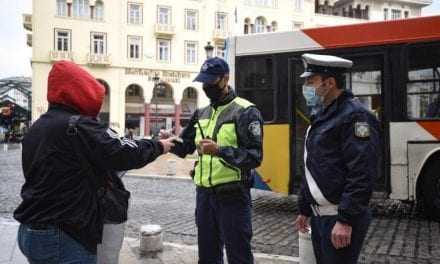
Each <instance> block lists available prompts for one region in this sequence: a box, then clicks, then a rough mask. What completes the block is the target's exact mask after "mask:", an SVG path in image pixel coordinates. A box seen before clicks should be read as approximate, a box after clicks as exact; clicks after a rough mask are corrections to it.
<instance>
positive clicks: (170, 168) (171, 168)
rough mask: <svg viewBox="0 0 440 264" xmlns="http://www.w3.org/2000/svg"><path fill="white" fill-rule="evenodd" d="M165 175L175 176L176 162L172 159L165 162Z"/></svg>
mask: <svg viewBox="0 0 440 264" xmlns="http://www.w3.org/2000/svg"><path fill="white" fill-rule="evenodd" d="M167 175H169V176H173V175H176V160H174V159H169V160H167Z"/></svg>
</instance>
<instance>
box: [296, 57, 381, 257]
mask: <svg viewBox="0 0 440 264" xmlns="http://www.w3.org/2000/svg"><path fill="white" fill-rule="evenodd" d="M303 61H304V64H305V68H306V70H305V72H304V73H303V74H302V75H301V77H303V78H305V84H304V86H303V95H304V97H305V99H306V102H307V105H308V106H310V107H311V108H312V109H313V110H312V112H313V113H314V115H312V122H311V126H310V127H309V128H308V130H307V135H306V145H305V151H304V152H305V153H304V161H305V180H304V181H303V184H302V187H301V192H300V196H299V201H298V206H299V212H300V214H299V216H298V218H297V219H296V221H295V226H296V228H297V229H298V230H299V231H301V232H307V231H308V228H309V224H308V221H309V220H310V225H311V231H312V241H313V248H314V252H315V256H316V260H317V263H319V264H345V263H346V264H354V263H357V259H358V257H359V254H360V251H361V248H362V243H363V241H364V239H365V236H366V233H367V231H368V226H369V224H370V222H371V212H370V210H369V208H368V203H369V201H370V198H371V194H372V189H373V182H374V180H375V179H376V177H377V173H378V160H379V156H380V151H379V140H380V139H379V122H378V120H377V119H376V117H375V116H374V115H373V114H372V113H370V112H369V111H368V110H367V109H365V108H364V107H363V106H362V104H361V103H360V102H359V101H358V100H357V99H355V98H353V94H352V93H351V92H349V91H346V90H343V88H344V76H343V73H344V72H345V71H346V70H347V69H349V68H351V66H352V64H353V63H352V62H351V61H349V60H345V59H342V58H339V57H335V56H326V55H314V54H304V55H303ZM309 217H311V219H309Z"/></svg>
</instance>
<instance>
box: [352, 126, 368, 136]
mask: <svg viewBox="0 0 440 264" xmlns="http://www.w3.org/2000/svg"><path fill="white" fill-rule="evenodd" d="M354 134H355V136H356V137H358V138H368V137H370V125H369V124H368V123H367V122H356V123H355V124H354Z"/></svg>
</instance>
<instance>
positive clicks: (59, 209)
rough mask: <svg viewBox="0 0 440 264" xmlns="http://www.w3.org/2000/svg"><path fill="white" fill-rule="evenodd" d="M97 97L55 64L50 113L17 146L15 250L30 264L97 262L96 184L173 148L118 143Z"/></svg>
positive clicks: (66, 65)
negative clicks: (19, 177) (19, 176)
mask: <svg viewBox="0 0 440 264" xmlns="http://www.w3.org/2000/svg"><path fill="white" fill-rule="evenodd" d="M103 98H104V87H103V86H102V85H101V84H100V83H99V82H98V81H96V79H95V78H94V77H93V76H91V75H90V74H89V73H87V72H86V71H85V70H83V69H82V68H80V67H79V66H77V65H76V64H74V63H72V62H67V61H61V62H58V63H55V64H54V65H53V67H52V69H51V71H50V73H49V78H48V93H47V100H48V102H49V109H48V111H47V112H46V113H45V114H43V115H42V116H41V117H40V118H39V119H38V120H37V121H36V122H35V123H34V124H33V125H32V127H31V128H30V129H29V132H28V133H27V134H26V136H25V137H24V139H23V143H22V144H23V152H22V166H23V173H24V177H25V183H24V185H23V187H22V190H21V197H22V202H21V204H20V205H19V206H18V208H17V209H16V210H15V211H14V218H15V219H16V220H17V221H19V222H20V223H21V224H20V228H19V231H18V245H19V248H20V250H21V251H22V252H23V254H24V255H25V256H26V257H27V259H28V261H29V263H31V264H40V263H44V264H62V263H82V264H89V263H96V251H97V245H98V244H99V243H101V240H102V232H103V224H104V215H105V212H104V211H103V207H104V206H103V205H102V203H101V200H100V198H99V197H102V196H99V195H98V194H99V192H98V189H97V184H96V182H100V181H99V180H102V181H103V179H101V178H103V177H105V176H104V175H108V174H109V172H114V171H124V170H130V169H135V168H141V167H143V166H145V165H146V164H147V163H149V162H152V161H154V160H155V159H156V158H157V157H158V156H159V155H161V154H164V153H166V152H168V151H169V149H170V147H171V146H172V145H173V143H172V139H168V140H160V141H154V140H146V139H141V140H129V139H127V138H123V137H119V136H118V134H117V133H116V132H115V131H113V130H112V129H110V128H108V127H106V126H105V125H103V124H101V123H100V122H99V121H98V120H97V115H98V113H99V111H100V108H101V105H102V102H103ZM72 120H75V126H74V129H73V132H75V133H73V134H75V135H79V136H78V137H77V136H72V133H71V132H72V129H71V128H72V127H71V126H72ZM69 131H70V133H69ZM85 163H87V164H90V167H88V166H84V164H85ZM102 181H101V182H102ZM119 183H120V184H122V181H120V182H119ZM121 188H123V190H125V188H124V187H123V184H122V186H121ZM125 191H126V190H125ZM127 193H128V192H127Z"/></svg>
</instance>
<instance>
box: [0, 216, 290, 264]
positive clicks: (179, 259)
mask: <svg viewBox="0 0 440 264" xmlns="http://www.w3.org/2000/svg"><path fill="white" fill-rule="evenodd" d="M18 226H19V225H18V223H17V222H15V221H13V220H9V219H0V245H1V246H0V264H25V263H28V262H27V260H26V258H25V257H24V256H23V255H22V254H21V251H20V249H19V248H18V245H17V231H18ZM119 260H120V261H119V263H120V264H197V247H196V246H195V245H192V246H190V245H181V244H175V243H167V242H165V243H164V251H163V252H161V253H159V254H158V255H157V256H155V257H154V258H146V257H140V255H139V240H138V239H135V238H128V237H127V238H125V240H124V244H123V247H122V249H121V255H120V259H119ZM297 261H298V259H297V258H296V257H289V256H274V255H267V254H258V253H257V254H255V263H256V264H298V262H297Z"/></svg>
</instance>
